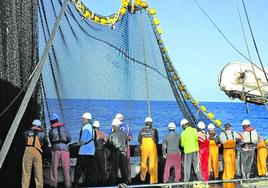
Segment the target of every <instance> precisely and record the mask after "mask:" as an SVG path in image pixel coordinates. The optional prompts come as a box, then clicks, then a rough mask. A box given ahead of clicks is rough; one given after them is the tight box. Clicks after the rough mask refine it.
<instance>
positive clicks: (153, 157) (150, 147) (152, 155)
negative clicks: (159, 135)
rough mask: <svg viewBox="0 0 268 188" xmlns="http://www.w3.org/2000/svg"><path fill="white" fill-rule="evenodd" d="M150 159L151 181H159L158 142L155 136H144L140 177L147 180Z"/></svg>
mask: <svg viewBox="0 0 268 188" xmlns="http://www.w3.org/2000/svg"><path fill="white" fill-rule="evenodd" d="M148 160H149V173H150V183H151V184H153V183H157V182H158V159H157V150H156V144H155V142H154V140H153V138H142V144H141V173H140V178H141V180H142V181H145V178H146V173H147V161H148Z"/></svg>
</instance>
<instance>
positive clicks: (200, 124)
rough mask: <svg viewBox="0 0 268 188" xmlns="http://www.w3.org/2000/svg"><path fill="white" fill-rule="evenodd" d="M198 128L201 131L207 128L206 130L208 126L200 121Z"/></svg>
mask: <svg viewBox="0 0 268 188" xmlns="http://www.w3.org/2000/svg"><path fill="white" fill-rule="evenodd" d="M197 127H198V128H199V129H205V128H206V124H205V123H204V122H203V121H199V122H198V123H197Z"/></svg>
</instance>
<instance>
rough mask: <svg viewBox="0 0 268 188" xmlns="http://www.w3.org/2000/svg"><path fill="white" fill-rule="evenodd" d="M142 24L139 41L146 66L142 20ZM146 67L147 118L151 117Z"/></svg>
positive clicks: (145, 68) (145, 69) (145, 70)
mask: <svg viewBox="0 0 268 188" xmlns="http://www.w3.org/2000/svg"><path fill="white" fill-rule="evenodd" d="M141 20H142V24H141V37H142V39H141V41H142V52H143V57H144V64H145V65H147V63H146V51H145V48H144V28H143V19H141ZM147 75H148V73H147V67H146V66H144V76H145V86H146V96H147V110H148V116H149V117H151V105H150V95H149V88H148V77H147Z"/></svg>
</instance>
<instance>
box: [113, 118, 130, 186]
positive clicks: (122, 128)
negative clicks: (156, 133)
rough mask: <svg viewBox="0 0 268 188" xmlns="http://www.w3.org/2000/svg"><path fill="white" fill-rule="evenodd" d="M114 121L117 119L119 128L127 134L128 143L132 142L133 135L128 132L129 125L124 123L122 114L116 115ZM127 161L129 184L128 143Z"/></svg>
mask: <svg viewBox="0 0 268 188" xmlns="http://www.w3.org/2000/svg"><path fill="white" fill-rule="evenodd" d="M115 119H118V120H119V121H120V125H119V128H120V129H121V130H122V131H124V132H125V133H127V136H128V141H129V142H130V141H131V140H133V135H132V132H131V131H130V128H129V125H128V124H127V123H125V122H124V116H123V114H120V113H118V114H116V116H115ZM127 160H128V165H127V167H128V182H129V183H131V170H130V146H129V143H128V150H127Z"/></svg>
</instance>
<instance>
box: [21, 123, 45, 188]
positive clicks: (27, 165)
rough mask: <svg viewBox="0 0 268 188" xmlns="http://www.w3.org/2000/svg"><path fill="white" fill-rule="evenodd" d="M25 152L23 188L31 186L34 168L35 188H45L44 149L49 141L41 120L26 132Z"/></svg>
mask: <svg viewBox="0 0 268 188" xmlns="http://www.w3.org/2000/svg"><path fill="white" fill-rule="evenodd" d="M24 139H25V145H26V147H25V150H24V154H23V159H22V182H21V186H22V188H28V187H29V186H30V180H31V174H32V166H33V167H34V180H35V187H37V188H42V187H43V166H42V153H43V149H42V148H43V147H47V145H48V141H47V137H46V135H45V133H44V132H43V130H42V123H41V121H40V120H39V119H35V120H34V121H33V122H32V127H31V128H30V129H29V130H27V131H25V132H24Z"/></svg>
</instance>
